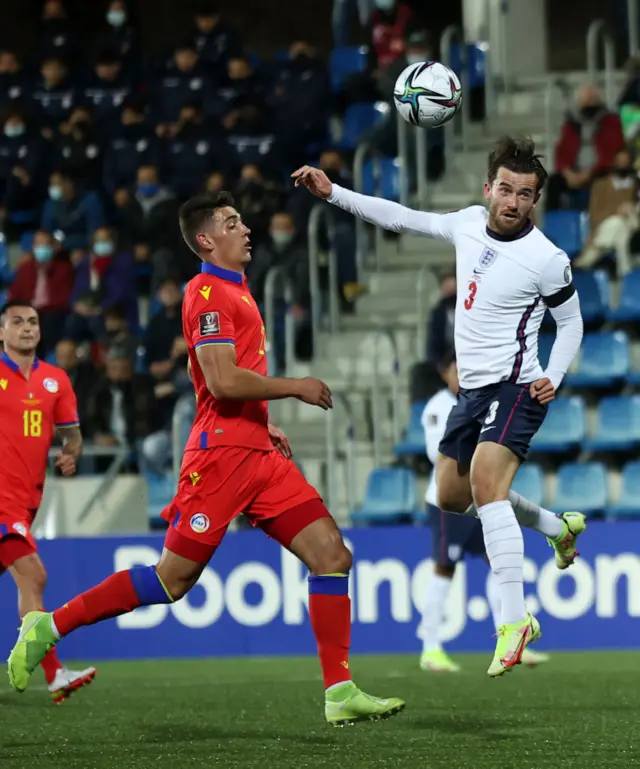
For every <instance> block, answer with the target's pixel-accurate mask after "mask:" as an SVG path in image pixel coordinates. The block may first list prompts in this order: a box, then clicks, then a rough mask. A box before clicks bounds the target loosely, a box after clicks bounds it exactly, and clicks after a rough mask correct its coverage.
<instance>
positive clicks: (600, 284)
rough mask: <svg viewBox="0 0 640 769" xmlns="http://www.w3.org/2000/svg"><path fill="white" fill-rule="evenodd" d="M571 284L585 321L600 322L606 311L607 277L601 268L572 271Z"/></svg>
mask: <svg viewBox="0 0 640 769" xmlns="http://www.w3.org/2000/svg"><path fill="white" fill-rule="evenodd" d="M573 284H574V286H575V287H576V291H577V292H578V296H579V297H580V310H581V312H582V317H583V319H584V322H585V323H601V322H602V321H603V320H604V318H605V315H606V314H607V311H608V309H609V308H608V303H605V302H606V297H607V296H608V279H607V276H606V273H605V272H603V271H602V270H598V271H597V272H592V271H589V272H574V273H573Z"/></svg>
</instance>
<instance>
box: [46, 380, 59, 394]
mask: <svg viewBox="0 0 640 769" xmlns="http://www.w3.org/2000/svg"><path fill="white" fill-rule="evenodd" d="M42 384H43V385H44V389H45V390H46V391H47V392H49V393H57V392H58V390H59V389H60V385H59V384H58V380H57V379H52V378H51V377H47V378H46V379H45V380H44V382H43V383H42Z"/></svg>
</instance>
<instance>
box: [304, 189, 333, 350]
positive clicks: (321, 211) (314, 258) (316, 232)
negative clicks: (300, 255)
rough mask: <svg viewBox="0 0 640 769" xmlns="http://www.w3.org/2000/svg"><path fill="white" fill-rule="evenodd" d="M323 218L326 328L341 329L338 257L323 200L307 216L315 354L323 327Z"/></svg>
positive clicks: (329, 216) (318, 348)
mask: <svg viewBox="0 0 640 769" xmlns="http://www.w3.org/2000/svg"><path fill="white" fill-rule="evenodd" d="M323 220H324V221H326V224H327V230H328V233H329V263H328V268H329V297H328V299H329V312H328V320H329V324H328V326H329V331H330V332H331V333H332V334H336V333H337V332H338V331H339V330H340V286H339V281H338V259H337V256H336V251H335V247H334V228H333V221H332V218H331V215H330V212H329V209H328V207H327V206H326V205H325V204H323V203H318V204H317V205H315V206H314V207H313V209H312V211H311V216H310V217H309V229H308V241H309V292H310V294H311V333H312V335H313V345H314V350H315V355H318V353H320V354H321V353H322V350H321V349H320V330H321V329H322V327H323V315H324V313H323V298H322V292H321V290H320V253H321V249H320V225H321V224H322V222H323Z"/></svg>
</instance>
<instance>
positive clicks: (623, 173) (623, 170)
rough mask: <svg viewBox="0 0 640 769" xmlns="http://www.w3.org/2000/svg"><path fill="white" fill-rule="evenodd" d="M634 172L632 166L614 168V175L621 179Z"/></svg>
mask: <svg viewBox="0 0 640 769" xmlns="http://www.w3.org/2000/svg"><path fill="white" fill-rule="evenodd" d="M634 173H635V171H634V169H633V167H632V166H627V167H626V168H616V169H615V175H616V176H619V177H620V178H621V179H626V178H627V177H629V176H633V174H634Z"/></svg>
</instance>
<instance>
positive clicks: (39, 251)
mask: <svg viewBox="0 0 640 769" xmlns="http://www.w3.org/2000/svg"><path fill="white" fill-rule="evenodd" d="M33 255H34V257H35V260H36V262H49V261H51V257H52V256H53V248H52V247H51V246H44V245H42V246H34V247H33Z"/></svg>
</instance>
